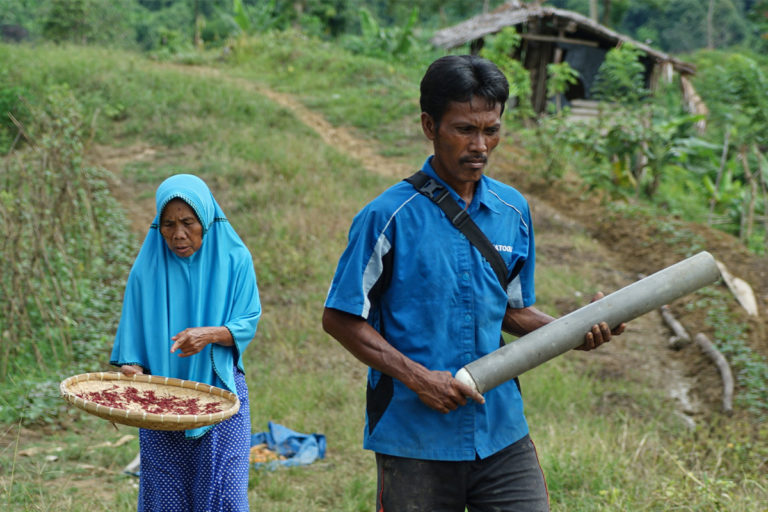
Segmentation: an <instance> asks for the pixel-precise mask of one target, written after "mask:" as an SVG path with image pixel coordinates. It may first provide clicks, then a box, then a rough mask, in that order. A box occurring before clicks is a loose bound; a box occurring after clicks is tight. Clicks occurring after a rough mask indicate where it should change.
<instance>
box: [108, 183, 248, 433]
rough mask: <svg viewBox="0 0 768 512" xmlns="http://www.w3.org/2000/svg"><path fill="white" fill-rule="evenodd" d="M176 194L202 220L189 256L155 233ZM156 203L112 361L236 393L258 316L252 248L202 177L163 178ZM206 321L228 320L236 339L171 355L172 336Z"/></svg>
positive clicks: (224, 322)
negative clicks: (183, 354) (196, 246)
mask: <svg viewBox="0 0 768 512" xmlns="http://www.w3.org/2000/svg"><path fill="white" fill-rule="evenodd" d="M175 198H180V199H182V200H183V201H184V202H186V203H187V204H188V205H189V206H190V207H191V208H192V209H193V210H194V212H195V213H196V214H197V218H198V220H199V221H200V224H202V226H203V241H202V245H201V246H200V249H198V250H197V251H196V252H195V253H194V254H192V255H191V256H189V257H188V258H181V257H179V256H177V255H176V254H174V253H173V252H172V251H171V250H170V249H169V248H168V245H167V244H166V243H165V240H164V239H163V236H162V235H161V234H160V216H161V215H162V212H163V209H164V208H165V206H166V205H167V204H168V202H169V201H171V200H172V199H175ZM155 202H156V205H157V214H156V216H155V220H154V221H153V223H152V225H151V226H150V229H149V233H148V234H147V237H146V239H145V240H144V244H143V245H142V247H141V250H140V251H139V255H138V256H137V257H136V261H135V262H134V264H133V267H132V268H131V273H130V275H129V276H128V283H127V284H126V288H125V296H124V299H123V313H122V316H121V318H120V325H119V326H118V328H117V335H116V336H115V344H114V346H113V348H112V356H111V358H110V363H111V364H113V365H116V366H122V365H126V364H133V365H138V366H141V367H142V368H144V372H145V373H149V374H152V375H162V376H165V377H175V378H178V379H185V380H194V381H197V382H204V383H206V384H210V385H212V386H216V387H221V388H225V389H228V390H229V391H231V392H233V393H235V394H236V393H237V392H236V390H235V378H234V367H235V366H237V367H238V368H239V369H240V370H243V352H244V351H245V347H246V346H247V345H248V343H250V341H251V339H252V338H253V336H254V335H255V334H256V325H257V323H258V321H259V317H260V316H261V303H260V301H259V291H258V288H257V286H256V274H255V272H254V269H253V260H252V258H251V254H250V252H249V251H248V248H247V247H246V246H245V244H244V243H243V242H242V240H241V239H240V237H239V236H238V235H237V233H235V230H234V229H233V228H232V226H231V225H230V224H229V222H228V221H227V218H226V217H225V216H224V212H222V210H221V208H220V207H219V205H218V204H217V203H216V200H215V199H214V198H213V194H211V191H210V190H209V189H208V186H207V185H206V184H205V182H204V181H203V180H201V179H200V178H198V177H196V176H192V175H189V174H178V175H175V176H172V177H170V178H168V179H167V180H165V181H164V182H163V183H162V184H161V185H160V187H158V189H157V194H156V195H155ZM207 326H225V327H226V328H227V329H229V331H230V332H231V333H232V338H233V339H234V341H235V345H234V346H232V347H224V346H222V345H218V344H216V343H211V344H209V345H207V346H206V347H205V348H204V349H203V350H202V351H200V352H199V353H197V354H195V355H193V356H190V357H179V356H178V353H180V352H178V351H177V353H176V354H171V353H170V348H171V345H172V344H173V341H172V340H171V336H175V335H176V334H178V333H179V332H181V331H183V330H184V329H186V328H188V327H207ZM208 428H210V427H208ZM208 428H202V429H196V430H188V431H187V433H186V434H187V437H199V436H200V435H202V434H203V433H204V432H205V431H206V430H207V429H208Z"/></svg>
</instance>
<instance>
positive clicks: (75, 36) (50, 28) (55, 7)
mask: <svg viewBox="0 0 768 512" xmlns="http://www.w3.org/2000/svg"><path fill="white" fill-rule="evenodd" d="M86 2H87V0H52V3H51V10H50V13H49V15H48V19H47V20H46V22H45V25H44V26H43V35H44V36H45V37H46V38H47V39H50V40H52V41H55V42H57V43H60V42H62V41H66V40H71V41H78V42H79V41H84V40H85V37H86V31H88V30H89V29H90V27H87V26H86V25H85V18H86V16H85V13H86V8H87V5H86Z"/></svg>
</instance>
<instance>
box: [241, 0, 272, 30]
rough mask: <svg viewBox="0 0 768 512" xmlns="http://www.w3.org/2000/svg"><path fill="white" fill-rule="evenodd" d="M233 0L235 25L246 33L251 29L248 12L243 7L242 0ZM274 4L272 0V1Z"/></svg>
mask: <svg viewBox="0 0 768 512" xmlns="http://www.w3.org/2000/svg"><path fill="white" fill-rule="evenodd" d="M232 1H233V7H232V9H233V11H234V19H235V22H236V23H237V26H238V27H240V30H242V31H243V32H245V33H248V32H249V31H250V30H251V20H250V18H248V14H246V12H245V8H244V7H243V0H232ZM272 4H273V5H274V2H272Z"/></svg>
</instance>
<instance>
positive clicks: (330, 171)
mask: <svg viewBox="0 0 768 512" xmlns="http://www.w3.org/2000/svg"><path fill="white" fill-rule="evenodd" d="M240 44H241V47H240V48H238V49H237V51H236V52H235V57H236V58H235V59H234V60H233V61H231V62H228V63H222V62H219V61H218V60H215V59H213V58H209V57H206V58H205V59H203V61H204V62H208V63H209V65H210V66H212V67H214V68H216V70H217V73H209V72H208V70H203V69H198V68H195V67H183V66H175V65H169V64H164V63H157V62H152V61H149V60H145V59H144V58H142V57H141V56H138V55H134V54H129V53H120V52H115V51H109V52H107V51H105V50H98V49H91V48H78V47H64V48H54V47H48V46H38V47H25V46H20V47H8V46H0V62H3V66H5V68H6V70H7V73H9V74H11V75H12V77H13V79H14V80H16V81H17V82H18V83H19V84H21V85H23V87H24V88H25V89H26V90H27V91H29V94H30V101H31V102H34V101H35V98H36V97H37V96H38V95H42V94H44V92H45V91H46V90H47V89H46V88H47V87H50V86H51V85H53V84H58V83H67V84H69V87H70V89H71V90H72V91H73V92H74V93H75V95H76V96H77V97H78V99H79V100H80V102H81V103H82V104H83V108H84V113H85V117H86V118H87V119H89V120H90V122H91V126H92V127H93V129H92V136H93V141H94V142H97V143H99V144H101V145H104V146H107V147H113V148H131V147H134V146H137V145H144V146H146V145H148V146H149V147H151V148H152V149H153V150H154V151H155V158H152V159H143V160H142V159H138V158H136V159H134V160H133V161H132V162H130V163H128V164H127V165H124V166H122V167H121V168H120V170H119V171H118V172H119V173H120V176H119V177H120V179H121V180H122V181H123V182H124V183H125V185H124V186H126V187H128V189H129V190H128V191H129V192H130V193H131V194H133V195H134V196H135V197H139V198H150V202H151V198H152V197H153V195H154V189H155V187H156V186H157V184H158V183H159V182H160V181H161V180H162V179H164V178H165V177H167V176H168V175H169V174H171V173H174V172H192V173H196V174H199V175H200V176H201V177H203V178H204V179H206V181H207V182H208V183H209V185H210V186H211V188H212V190H213V192H214V195H216V197H217V200H219V202H220V203H221V204H222V207H223V209H224V211H225V212H226V213H227V214H228V216H229V218H230V221H231V222H232V224H233V226H234V227H235V229H236V230H237V231H238V233H239V234H240V235H241V236H242V237H243V239H244V240H245V242H246V244H247V245H248V246H249V248H250V249H251V251H252V254H253V257H254V262H255V265H256V269H257V274H258V279H259V288H260V292H261V295H262V302H263V306H264V316H263V320H262V322H261V323H260V325H259V332H258V334H257V336H256V338H255V340H254V341H253V342H252V344H251V346H250V347H249V349H248V352H247V353H246V361H245V364H246V370H247V378H248V383H249V388H250V399H251V416H252V423H253V430H254V431H262V430H266V427H267V422H268V421H270V420H271V421H275V422H277V423H281V424H284V425H286V426H289V427H290V428H293V429H295V430H298V431H301V432H318V433H322V434H324V435H326V437H327V440H328V453H327V457H326V459H324V460H322V461H319V462H317V463H315V464H313V465H311V466H308V467H305V468H294V469H289V470H278V471H275V472H264V471H258V472H257V471H253V472H252V473H251V481H250V486H249V495H250V498H251V505H252V508H253V509H254V510H259V511H264V512H273V511H274V512H277V511H303V510H318V511H323V510H326V511H334V512H336V511H364V510H370V509H371V508H372V503H373V495H374V489H375V471H374V468H375V464H374V459H373V455H372V454H371V453H370V452H366V451H363V450H362V448H361V445H362V431H363V407H364V376H365V368H364V367H363V366H362V365H361V364H360V363H358V362H357V361H356V360H354V358H353V357H352V356H351V355H349V354H348V353H346V352H345V351H344V350H343V349H342V348H341V347H340V346H339V345H338V344H337V343H336V342H335V341H333V340H331V339H330V338H329V337H328V336H327V335H325V334H324V333H323V332H322V330H321V329H320V314H321V310H322V303H323V300H324V297H325V292H326V290H327V286H328V281H329V279H330V276H331V275H332V273H333V271H334V266H335V264H336V261H337V259H338V256H339V254H340V253H341V251H342V249H343V247H344V243H345V239H346V231H347V228H348V226H349V223H350V221H351V218H352V216H353V215H354V214H355V213H356V212H357V211H358V210H359V209H360V208H361V207H362V206H363V205H364V204H365V203H366V202H367V201H369V200H370V199H372V198H373V197H375V195H376V194H378V193H379V192H380V191H381V190H382V189H383V188H384V187H386V186H388V185H389V184H390V183H392V182H393V178H390V177H386V176H379V175H373V174H370V173H366V172H365V171H363V170H361V169H362V164H363V162H359V161H357V160H356V157H355V155H354V154H351V153H350V152H349V151H348V150H347V148H345V147H340V146H337V145H328V144H326V143H324V142H323V140H322V139H321V137H320V136H319V135H318V134H317V133H315V132H314V131H312V130H311V129H309V128H308V127H307V126H306V125H305V124H303V123H302V121H301V120H300V119H298V118H297V117H296V116H295V115H294V114H293V113H292V111H290V110H289V109H287V108H284V107H281V106H279V105H277V104H275V103H274V102H272V101H270V100H268V99H267V98H266V97H265V96H263V95H262V94H259V92H258V90H259V87H264V86H268V87H270V88H273V89H276V90H278V91H281V92H285V93H291V94H293V95H296V96H297V97H298V99H299V100H300V101H302V102H303V103H304V104H305V105H307V106H309V107H311V108H312V109H313V110H317V111H320V112H322V113H323V115H324V116H325V117H326V118H327V119H329V120H330V121H331V122H332V123H335V124H344V125H349V126H351V127H352V129H354V130H356V134H357V136H358V137H360V138H368V139H369V140H370V143H371V144H372V145H375V146H376V147H385V148H386V149H383V150H381V152H382V153H386V154H387V155H388V156H391V157H392V158H393V160H394V161H399V162H407V163H408V164H409V165H411V166H414V167H415V166H418V165H420V164H421V162H422V159H423V157H424V154H423V147H424V146H423V141H422V140H421V136H420V134H419V133H418V131H417V130H415V129H414V123H413V120H412V118H413V119H415V117H416V116H415V112H416V108H417V107H416V102H415V98H416V92H415V91H416V88H417V82H418V77H419V75H420V73H421V71H422V69H423V66H422V63H420V62H414V63H412V64H410V65H401V66H398V67H397V69H394V68H392V66H391V65H390V64H388V63H386V62H381V61H377V60H373V59H362V58H353V57H351V56H349V55H347V54H344V53H343V52H341V51H340V50H338V49H336V48H334V47H331V46H329V45H326V44H324V43H318V42H315V41H310V42H308V41H307V40H306V39H304V38H303V36H300V35H298V34H291V33H288V34H281V35H272V36H265V37H263V38H259V39H254V40H249V41H242V42H240ZM425 58H426V57H425ZM249 84H252V87H251V86H250V85H249ZM337 96H338V97H337ZM142 147H143V146H142ZM564 236H565V235H564ZM572 236H573V241H572V242H569V243H568V247H574V248H575V249H574V250H575V251H576V253H577V255H579V254H581V255H587V254H589V253H590V251H592V250H593V249H594V248H595V247H594V245H593V241H591V240H590V239H588V237H586V236H585V235H584V234H583V233H573V234H572ZM578 259H579V258H575V259H574V263H573V264H572V265H565V264H563V265H560V266H558V265H557V261H558V260H557V257H556V255H554V254H553V255H547V254H544V253H542V255H541V260H540V265H543V266H547V267H548V268H550V269H551V270H552V273H551V274H550V275H549V276H547V277H545V278H543V279H542V280H541V282H540V288H539V300H540V302H541V306H542V308H543V309H546V310H548V311H550V312H555V311H556V310H557V309H558V308H557V306H556V304H555V301H556V300H557V299H558V298H560V297H563V296H569V295H570V296H572V297H575V295H574V294H575V291H576V290H581V291H585V292H587V291H589V290H588V284H589V283H590V279H589V276H590V275H591V274H590V273H591V272H594V271H595V269H594V268H590V267H589V266H588V265H579V264H576V261H577V260H578ZM581 259H586V258H581ZM126 270H127V269H126ZM573 300H574V301H575V302H582V303H583V302H585V299H584V298H583V297H582V298H576V299H573ZM110 334H111V333H110ZM107 356H108V354H107V352H106V348H105V352H104V354H103V357H102V358H101V359H96V360H93V361H92V364H93V370H97V369H101V368H102V367H105V361H106V360H107ZM585 368H586V370H585ZM589 370H590V367H589V366H586V367H585V366H584V365H583V364H581V363H578V364H577V363H576V362H574V361H572V360H571V359H570V358H568V359H566V358H563V359H562V360H556V361H553V362H552V363H548V364H547V365H544V366H542V367H540V368H537V369H536V370H534V371H532V372H530V373H529V374H526V375H525V376H524V378H523V387H524V393H525V397H526V406H527V411H528V417H529V422H530V424H531V426H532V435H533V437H534V440H536V442H537V445H538V447H539V450H540V454H541V457H542V464H543V466H544V469H545V472H546V474H547V476H548V483H549V486H550V492H551V495H552V501H553V510H558V511H561V510H562V511H565V510H573V511H580V510H671V509H678V510H735V511H741V510H744V511H747V510H759V506H760V505H759V504H760V503H764V502H765V501H766V500H768V489H766V485H765V482H764V479H762V478H761V472H760V471H761V470H760V468H761V466H760V463H759V462H756V461H759V460H765V459H766V457H768V454H766V452H765V445H766V444H765V441H766V437H767V436H768V433H766V432H764V431H759V430H758V431H754V430H751V429H752V427H750V426H747V425H742V424H740V423H739V424H737V426H733V427H728V426H727V425H711V426H702V427H701V428H700V429H699V430H697V431H693V432H690V431H687V430H685V429H684V428H683V427H682V426H681V425H680V422H679V421H678V420H676V418H675V417H674V416H673V415H672V414H670V411H669V404H667V403H665V402H664V401H663V399H660V397H659V396H657V395H656V394H655V393H654V392H653V390H652V389H650V388H649V387H648V386H646V385H642V384H640V383H637V382H624V381H611V382H605V381H601V380H600V378H599V377H598V376H597V375H596V374H593V373H591V371H589ZM30 373H32V371H31V370H30ZM23 378H24V375H19V376H17V380H16V381H15V382H16V383H15V384H14V386H13V387H12V388H11V389H9V390H5V391H4V392H6V393H7V392H11V393H12V392H18V391H19V389H20V386H22V382H23ZM27 385H28V384H27ZM32 427H34V428H32ZM755 428H758V429H759V428H763V427H755ZM2 432H3V435H2V436H0V507H4V508H6V509H9V510H51V511H57V512H58V511H80V510H88V509H101V508H103V507H104V506H105V504H108V506H109V508H110V509H111V510H115V511H121V510H133V509H134V508H135V500H136V493H137V490H136V488H135V483H136V480H135V479H134V478H132V477H128V476H125V475H122V474H121V469H122V468H123V467H124V466H125V464H127V463H128V462H129V461H130V460H131V459H132V458H133V456H134V455H135V453H136V451H137V447H138V442H137V440H136V439H135V438H134V439H131V440H130V441H128V442H127V443H126V444H123V445H121V446H114V445H115V444H116V443H117V442H118V441H119V440H120V439H121V438H122V437H123V436H124V435H127V434H128V435H135V434H136V430H135V429H131V428H127V427H120V428H119V430H117V431H116V430H115V429H114V428H113V427H112V426H111V425H110V424H108V423H106V422H104V421H102V420H98V419H96V418H92V417H89V416H87V415H84V414H81V413H79V412H77V411H72V410H69V411H67V413H66V414H64V415H63V416H60V417H59V419H58V421H57V423H54V424H51V425H47V426H43V427H35V426H29V425H25V426H20V425H19V424H18V423H16V422H12V423H7V424H4V425H2ZM107 442H109V443H111V444H109V445H107V444H105V443H107ZM755 455H756V456H757V459H752V458H751V457H752V456H755ZM46 457H48V458H46ZM51 457H55V459H53V458H51ZM760 457H762V459H760Z"/></svg>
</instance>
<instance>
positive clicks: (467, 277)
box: [461, 272, 469, 281]
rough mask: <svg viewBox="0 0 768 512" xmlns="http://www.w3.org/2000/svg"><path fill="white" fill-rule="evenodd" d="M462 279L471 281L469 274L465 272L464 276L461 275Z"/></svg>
mask: <svg viewBox="0 0 768 512" xmlns="http://www.w3.org/2000/svg"><path fill="white" fill-rule="evenodd" d="M461 278H462V279H463V280H465V281H466V280H467V279H469V273H468V272H464V273H463V274H461Z"/></svg>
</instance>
